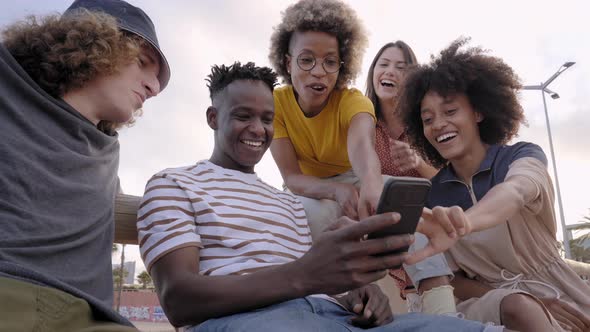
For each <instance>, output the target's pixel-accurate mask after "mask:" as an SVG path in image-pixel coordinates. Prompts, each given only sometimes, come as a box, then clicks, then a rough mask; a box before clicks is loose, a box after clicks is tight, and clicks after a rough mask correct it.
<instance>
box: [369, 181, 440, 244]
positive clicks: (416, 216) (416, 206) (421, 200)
mask: <svg viewBox="0 0 590 332" xmlns="http://www.w3.org/2000/svg"><path fill="white" fill-rule="evenodd" d="M430 186H431V184H430V181H429V180H427V179H422V178H412V177H391V178H389V179H388V180H387V181H386V182H385V184H384V185H383V192H382V193H381V198H380V199H379V205H378V206H377V213H378V214H379V213H385V212H397V213H399V214H400V215H401V220H400V221H399V222H398V223H397V224H395V225H392V226H390V227H389V228H386V229H382V230H380V231H377V232H374V233H371V234H369V238H370V239H371V238H381V237H385V236H389V235H401V234H414V232H416V227H418V222H419V221H420V216H421V215H422V210H423V209H424V204H426V199H427V198H428V193H429V192H430ZM406 251H408V247H405V248H399V249H397V250H395V251H393V252H394V253H398V252H399V253H401V252H406Z"/></svg>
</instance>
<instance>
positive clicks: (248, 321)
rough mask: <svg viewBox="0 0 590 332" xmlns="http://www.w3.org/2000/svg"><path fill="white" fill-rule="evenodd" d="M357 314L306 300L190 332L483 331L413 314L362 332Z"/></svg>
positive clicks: (471, 323)
mask: <svg viewBox="0 0 590 332" xmlns="http://www.w3.org/2000/svg"><path fill="white" fill-rule="evenodd" d="M353 315H354V314H352V313H351V312H349V311H347V310H345V309H344V308H342V307H341V306H339V305H337V304H335V303H332V302H330V301H328V300H325V299H321V298H315V297H309V296H308V297H304V298H300V299H295V300H291V301H286V302H282V303H278V304H275V305H271V306H268V307H266V308H261V309H258V310H254V311H249V312H245V313H240V314H235V315H230V316H225V317H221V318H214V319H209V320H207V321H205V322H204V323H202V324H200V325H198V326H193V327H191V328H189V329H188V332H209V331H231V332H241V331H256V332H266V331H268V332H283V331H284V332H290V331H293V332H307V331H318V332H325V331H327V332H331V331H342V332H345V331H347V332H360V331H371V332H386V331H392V332H393V331H395V332H403V331H408V332H410V331H421V332H429V331H433V332H446V331H448V332H456V331H465V332H468V331H483V330H484V328H485V326H484V325H482V324H481V323H478V322H474V321H468V320H461V319H458V318H453V317H447V316H433V315H425V314H417V313H410V314H404V315H399V316H395V317H394V320H393V322H391V323H389V324H387V325H383V326H379V327H375V328H371V329H366V330H365V329H362V328H358V327H355V326H353V325H351V324H349V320H350V319H351V318H352V317H353Z"/></svg>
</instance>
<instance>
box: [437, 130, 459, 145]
mask: <svg viewBox="0 0 590 332" xmlns="http://www.w3.org/2000/svg"><path fill="white" fill-rule="evenodd" d="M455 136H457V133H456V132H454V133H446V134H442V135H440V136H438V137H437V138H436V141H437V142H439V143H440V142H442V141H446V140H448V139H449V138H453V137H455Z"/></svg>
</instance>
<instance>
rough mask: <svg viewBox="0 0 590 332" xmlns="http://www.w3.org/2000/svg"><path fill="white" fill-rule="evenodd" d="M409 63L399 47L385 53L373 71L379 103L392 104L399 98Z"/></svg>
mask: <svg viewBox="0 0 590 332" xmlns="http://www.w3.org/2000/svg"><path fill="white" fill-rule="evenodd" d="M407 65H408V63H407V60H406V59H405V58H404V54H403V52H402V50H401V49H400V48H399V47H396V46H392V47H389V48H387V49H385V50H384V51H383V53H381V56H379V59H377V62H376V63H375V68H374V70H373V87H374V89H375V94H376V95H377V98H379V102H380V103H381V104H383V103H391V102H393V101H394V100H395V97H397V94H398V92H399V87H400V85H401V84H402V82H403V78H404V72H405V70H406V67H407Z"/></svg>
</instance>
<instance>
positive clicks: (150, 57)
mask: <svg viewBox="0 0 590 332" xmlns="http://www.w3.org/2000/svg"><path fill="white" fill-rule="evenodd" d="M159 72H160V62H159V57H158V55H157V53H156V52H155V51H154V50H153V49H152V48H151V47H147V46H144V47H142V49H141V51H140V54H139V55H138V58H137V59H136V61H133V62H131V63H129V64H128V65H125V66H123V67H122V68H120V69H119V70H118V71H117V72H116V73H114V74H112V75H108V76H101V77H98V78H96V79H95V80H93V81H91V82H89V83H88V84H87V85H85V86H84V87H83V88H82V90H84V92H83V94H84V96H85V97H86V98H87V99H86V100H87V104H88V105H89V109H92V110H94V111H91V112H89V113H90V114H89V119H90V120H91V121H92V120H98V121H108V122H113V123H125V122H127V121H129V120H130V119H131V118H132V116H133V113H134V112H135V111H137V110H139V109H140V108H141V107H142V106H143V103H144V102H145V101H146V100H147V99H148V98H151V97H153V96H155V95H157V94H158V93H159V92H160V83H159V81H158V73H159ZM66 98H67V96H64V99H66Z"/></svg>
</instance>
